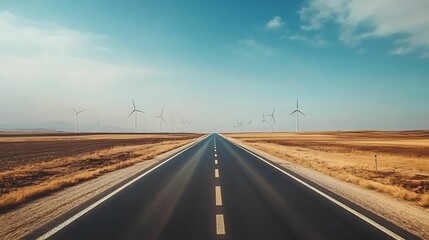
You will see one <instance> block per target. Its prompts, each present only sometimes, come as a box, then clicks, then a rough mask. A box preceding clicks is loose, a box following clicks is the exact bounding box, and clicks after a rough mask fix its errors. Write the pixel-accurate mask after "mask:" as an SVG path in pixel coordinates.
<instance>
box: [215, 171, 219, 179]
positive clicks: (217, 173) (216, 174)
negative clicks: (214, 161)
mask: <svg viewBox="0 0 429 240" xmlns="http://www.w3.org/2000/svg"><path fill="white" fill-rule="evenodd" d="M215 178H219V169H215Z"/></svg>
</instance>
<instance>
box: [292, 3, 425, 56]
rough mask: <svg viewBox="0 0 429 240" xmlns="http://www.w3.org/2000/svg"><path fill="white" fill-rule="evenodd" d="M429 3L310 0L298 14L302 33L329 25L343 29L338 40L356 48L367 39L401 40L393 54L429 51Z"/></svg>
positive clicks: (423, 53)
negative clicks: (389, 37) (301, 23)
mask: <svg viewBox="0 0 429 240" xmlns="http://www.w3.org/2000/svg"><path fill="white" fill-rule="evenodd" d="M428 12H429V1H427V0H408V1H403V0H377V1H373V0H352V1H350V0H309V1H308V2H307V3H306V4H305V5H304V6H303V7H302V9H301V10H300V11H299V15H300V19H301V21H303V23H304V24H303V25H302V26H301V27H302V29H303V30H307V31H310V30H319V29H322V28H323V27H324V26H325V25H326V24H327V23H329V22H331V23H335V24H337V25H339V26H340V36H339V40H340V41H341V42H343V43H344V44H347V45H350V46H355V45H357V44H359V42H360V41H362V40H364V39H367V38H381V37H387V36H394V37H396V38H398V39H400V42H401V44H399V45H398V44H396V45H397V46H396V49H394V50H392V51H391V53H393V54H409V53H411V52H418V53H419V54H420V55H421V56H424V55H427V54H428V52H429V15H428Z"/></svg>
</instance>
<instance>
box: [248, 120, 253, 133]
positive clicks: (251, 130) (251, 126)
mask: <svg viewBox="0 0 429 240" xmlns="http://www.w3.org/2000/svg"><path fill="white" fill-rule="evenodd" d="M247 125H250V132H253V123H252V118H250V121H249V123H247Z"/></svg>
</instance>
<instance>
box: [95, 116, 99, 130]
mask: <svg viewBox="0 0 429 240" xmlns="http://www.w3.org/2000/svg"><path fill="white" fill-rule="evenodd" d="M99 124H100V119H99V118H98V116H97V126H96V127H95V132H97V133H98V125H99Z"/></svg>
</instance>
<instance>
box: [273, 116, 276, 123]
mask: <svg viewBox="0 0 429 240" xmlns="http://www.w3.org/2000/svg"><path fill="white" fill-rule="evenodd" d="M273 122H274V124H276V119H275V118H274V116H273Z"/></svg>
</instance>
